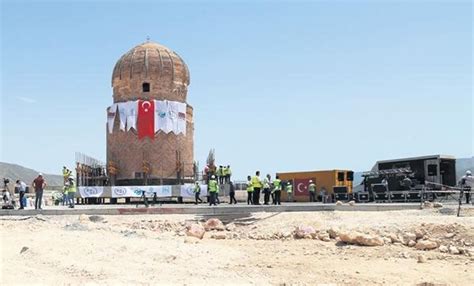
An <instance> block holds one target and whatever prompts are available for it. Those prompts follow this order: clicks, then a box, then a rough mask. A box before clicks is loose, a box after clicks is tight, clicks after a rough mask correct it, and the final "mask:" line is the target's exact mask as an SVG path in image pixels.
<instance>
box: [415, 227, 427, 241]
mask: <svg viewBox="0 0 474 286" xmlns="http://www.w3.org/2000/svg"><path fill="white" fill-rule="evenodd" d="M415 236H416V239H420V238H423V236H425V232H424V231H423V230H421V229H415Z"/></svg>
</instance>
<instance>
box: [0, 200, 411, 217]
mask: <svg viewBox="0 0 474 286" xmlns="http://www.w3.org/2000/svg"><path fill="white" fill-rule="evenodd" d="M419 208H420V204H419V203H400V204H397V203H392V204H375V203H368V204H356V205H354V206H349V205H342V206H337V205H336V204H321V203H286V204H283V205H280V206H272V205H259V206H253V205H244V204H237V205H228V204H221V205H218V206H212V207H211V206H208V205H205V204H202V205H198V206H196V205H190V204H165V205H162V206H152V207H149V208H146V207H144V206H143V205H139V206H138V207H135V205H77V206H76V208H74V209H69V208H67V207H65V206H51V207H46V208H44V209H43V210H34V209H24V210H0V216H31V215H36V214H42V215H80V214H86V215H137V214H195V215H226V214H239V213H254V212H312V211H397V210H416V209H419Z"/></svg>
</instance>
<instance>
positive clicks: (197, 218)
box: [0, 204, 474, 285]
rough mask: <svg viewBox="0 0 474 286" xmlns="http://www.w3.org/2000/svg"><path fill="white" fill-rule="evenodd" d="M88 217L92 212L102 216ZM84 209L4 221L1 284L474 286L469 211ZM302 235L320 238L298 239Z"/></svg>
mask: <svg viewBox="0 0 474 286" xmlns="http://www.w3.org/2000/svg"><path fill="white" fill-rule="evenodd" d="M81 207H84V209H83V211H84V212H85V211H86V210H87V209H93V208H94V207H87V206H80V208H81ZM51 208H53V207H51ZM54 208H58V207H54ZM80 208H78V209H76V210H75V213H74V214H72V213H71V214H65V215H47V214H36V213H31V214H30V215H22V216H16V215H3V216H0V235H1V249H0V253H1V264H2V267H1V277H0V284H2V285H20V284H23V285H24V284H36V285H40V284H43V285H44V284H48V285H64V284H67V285H85V284H88V285H97V284H100V285H118V284H122V285H124V284H127V285H156V284H162V285H203V284H207V285H472V284H473V282H474V266H473V265H474V246H473V245H474V209H473V208H472V207H468V206H467V207H465V208H463V209H462V212H461V217H456V215H455V213H456V206H455V205H454V204H452V205H447V206H444V207H441V208H428V209H423V210H418V209H407V210H396V211H364V210H358V211H351V210H344V211H339V210H327V211H292V212H286V211H281V212H271V211H265V212H260V211H259V212H247V211H242V212H232V213H227V214H222V215H214V214H212V213H210V214H209V213H202V214H159V215H157V214H155V215H153V214H137V215H91V214H79V213H76V211H80ZM187 208H192V207H191V206H188V207H187ZM221 208H223V209H228V208H231V207H230V206H227V207H224V206H222V207H221ZM17 212H18V211H17ZM210 218H218V219H220V220H221V221H222V222H223V224H224V226H225V229H222V230H208V231H206V232H205V234H204V237H203V238H202V239H199V238H195V237H192V236H188V234H189V233H188V231H187V230H189V227H190V226H191V225H195V224H200V225H206V224H205V223H206V221H207V220H208V219H210ZM301 229H314V230H315V231H316V232H315V233H314V234H313V235H312V236H308V235H305V236H304V237H302V238H298V237H299V236H298V230H301ZM353 232H354V233H361V234H367V235H371V236H373V237H378V238H380V239H383V241H384V243H383V245H381V246H362V245H358V244H348V243H345V242H343V241H341V238H340V237H339V236H342V235H343V233H353ZM334 233H336V234H334ZM414 233H416V241H418V242H420V243H421V241H425V240H430V241H434V242H436V244H437V247H436V248H435V249H432V250H419V249H417V248H416V247H415V246H414V245H411V246H409V245H407V242H406V241H403V240H404V239H403V237H405V236H410V235H411V234H414ZM390 238H392V239H390ZM398 238H400V239H401V241H398ZM418 242H417V244H418Z"/></svg>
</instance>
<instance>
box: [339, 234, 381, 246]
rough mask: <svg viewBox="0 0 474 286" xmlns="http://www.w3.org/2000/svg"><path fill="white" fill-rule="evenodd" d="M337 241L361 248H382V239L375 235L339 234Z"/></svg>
mask: <svg viewBox="0 0 474 286" xmlns="http://www.w3.org/2000/svg"><path fill="white" fill-rule="evenodd" d="M339 239H340V240H341V241H342V242H345V243H350V244H357V245H362V246H382V245H384V241H383V238H382V237H380V236H376V235H370V234H363V233H360V232H340V233H339Z"/></svg>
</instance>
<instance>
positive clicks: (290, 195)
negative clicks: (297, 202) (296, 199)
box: [286, 181, 293, 202]
mask: <svg viewBox="0 0 474 286" xmlns="http://www.w3.org/2000/svg"><path fill="white" fill-rule="evenodd" d="M286 194H287V196H288V197H287V201H288V202H292V201H293V186H292V185H291V181H288V182H287V183H286Z"/></svg>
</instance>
